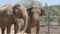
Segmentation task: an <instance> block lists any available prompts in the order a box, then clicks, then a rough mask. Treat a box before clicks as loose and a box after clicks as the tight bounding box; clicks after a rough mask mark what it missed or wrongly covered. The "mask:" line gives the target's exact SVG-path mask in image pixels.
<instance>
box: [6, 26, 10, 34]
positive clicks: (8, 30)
mask: <svg viewBox="0 0 60 34" xmlns="http://www.w3.org/2000/svg"><path fill="white" fill-rule="evenodd" d="M10 28H11V26H8V27H7V34H10Z"/></svg>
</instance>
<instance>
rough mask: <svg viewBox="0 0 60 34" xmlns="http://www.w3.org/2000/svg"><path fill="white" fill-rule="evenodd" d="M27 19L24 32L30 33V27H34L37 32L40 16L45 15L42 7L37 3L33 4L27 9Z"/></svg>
mask: <svg viewBox="0 0 60 34" xmlns="http://www.w3.org/2000/svg"><path fill="white" fill-rule="evenodd" d="M27 11H28V16H29V21H28V27H27V30H26V33H28V34H31V28H33V27H36V34H39V30H40V23H39V21H40V16H43V15H45V11H44V9H42V8H41V7H40V6H39V5H33V6H32V7H31V8H28V9H27Z"/></svg>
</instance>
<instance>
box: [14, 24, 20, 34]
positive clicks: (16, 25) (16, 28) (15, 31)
mask: <svg viewBox="0 0 60 34" xmlns="http://www.w3.org/2000/svg"><path fill="white" fill-rule="evenodd" d="M14 26H15V28H14V29H15V30H14V33H15V34H16V33H17V32H18V27H19V26H18V23H16V24H14Z"/></svg>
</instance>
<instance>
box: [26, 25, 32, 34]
mask: <svg viewBox="0 0 60 34" xmlns="http://www.w3.org/2000/svg"><path fill="white" fill-rule="evenodd" d="M26 33H27V34H31V26H28V28H27V30H26Z"/></svg>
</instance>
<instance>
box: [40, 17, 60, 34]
mask: <svg viewBox="0 0 60 34" xmlns="http://www.w3.org/2000/svg"><path fill="white" fill-rule="evenodd" d="M40 19H41V20H40V26H41V27H40V28H41V29H40V32H41V31H42V32H41V34H60V16H42V17H41V18H40Z"/></svg>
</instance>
